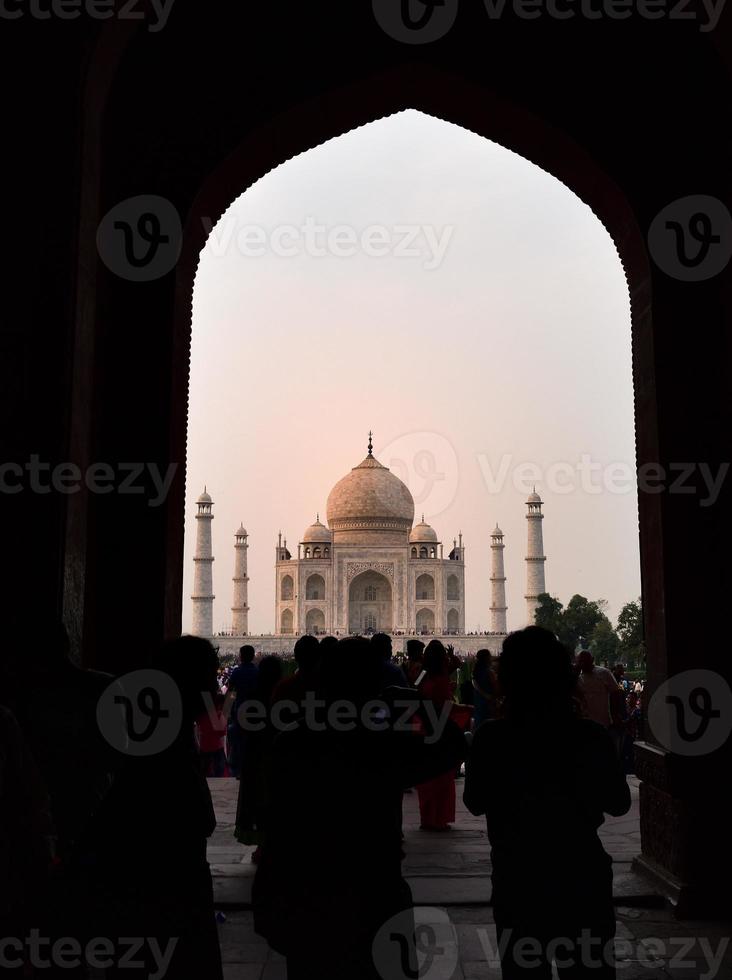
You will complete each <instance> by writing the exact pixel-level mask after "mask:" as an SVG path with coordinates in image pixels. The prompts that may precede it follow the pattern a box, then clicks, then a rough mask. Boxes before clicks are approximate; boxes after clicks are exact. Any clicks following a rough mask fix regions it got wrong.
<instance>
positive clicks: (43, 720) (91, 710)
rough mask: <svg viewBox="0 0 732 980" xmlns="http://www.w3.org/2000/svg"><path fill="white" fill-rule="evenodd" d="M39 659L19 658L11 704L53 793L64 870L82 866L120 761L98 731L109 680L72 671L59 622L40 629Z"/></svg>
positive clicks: (36, 651)
mask: <svg viewBox="0 0 732 980" xmlns="http://www.w3.org/2000/svg"><path fill="white" fill-rule="evenodd" d="M34 641H35V642H34V646H33V652H32V655H31V656H22V657H21V656H20V654H19V653H18V652H17V651H16V653H15V656H14V658H13V659H14V663H13V664H12V665H11V669H12V668H15V670H16V672H17V671H18V669H19V670H20V677H19V678H16V681H17V680H20V684H18V683H17V682H16V684H15V685H14V687H15V691H14V696H13V697H12V698H10V699H8V706H9V707H10V708H11V710H12V711H13V713H14V714H15V717H16V719H17V721H18V724H19V725H20V727H21V728H22V730H23V734H24V736H25V739H26V741H27V743H28V746H29V748H30V750H31V753H32V755H33V758H34V760H35V762H36V765H37V767H38V770H39V772H40V775H41V778H42V780H43V783H44V784H45V786H46V789H47V790H48V793H49V796H50V801H51V812H52V814H53V822H54V825H55V827H56V834H57V855H58V857H59V860H60V861H61V862H62V864H63V865H64V867H69V866H71V865H72V864H73V863H74V862H75V861H77V860H78V859H79V851H80V850H82V851H83V848H84V844H83V840H84V836H85V834H86V832H87V830H88V828H89V824H90V821H91V819H92V817H93V815H94V813H95V812H96V810H97V809H98V807H99V805H100V803H101V800H102V799H103V798H104V796H105V794H106V793H107V791H108V790H109V787H110V785H111V782H112V774H113V769H114V766H115V764H116V756H115V754H114V752H113V751H112V749H111V747H110V745H109V743H108V742H107V741H106V740H105V739H104V737H103V735H102V733H101V732H100V730H99V726H98V724H97V714H96V712H97V703H98V700H99V697H100V696H101V694H102V692H103V691H105V690H106V688H107V686H108V685H109V684H110V682H111V681H112V677H111V675H109V674H103V673H100V672H98V671H93V670H82V669H81V668H80V667H77V666H76V665H75V664H74V663H72V661H71V659H70V651H69V638H68V634H67V632H66V628H65V627H64V625H63V623H61V622H60V621H55V620H46V621H40V622H37V623H36V624H35V625H34Z"/></svg>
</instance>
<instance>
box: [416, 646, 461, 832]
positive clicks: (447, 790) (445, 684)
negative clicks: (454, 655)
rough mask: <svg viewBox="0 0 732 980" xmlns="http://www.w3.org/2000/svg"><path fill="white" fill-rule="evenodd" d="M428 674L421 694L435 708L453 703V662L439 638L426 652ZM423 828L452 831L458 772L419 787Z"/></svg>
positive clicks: (425, 659) (421, 824) (438, 708)
mask: <svg viewBox="0 0 732 980" xmlns="http://www.w3.org/2000/svg"><path fill="white" fill-rule="evenodd" d="M423 664H424V669H425V671H426V675H427V676H426V677H425V679H424V680H423V681H422V683H421V684H420V686H419V693H420V697H421V699H422V700H424V701H432V703H433V704H434V706H435V710H436V711H437V712H438V715H439V713H440V712H442V709H443V707H444V705H445V703H446V702H452V699H453V697H452V696H453V689H454V686H455V685H454V684H453V683H452V682H451V681H450V674H449V668H450V662H449V658H448V654H447V651H446V650H445V647H444V646H443V645H442V643H440V641H439V640H431V641H430V642H429V643H428V644H427V648H426V650H425V651H424V659H423ZM417 793H418V795H419V815H420V818H421V823H420V829H421V830H440V831H444V830H449V829H450V824H451V823H454V822H455V772H454V770H450V771H449V772H446V773H443V774H442V775H441V776H436V777H435V778H434V779H430V780H429V782H427V783H421V784H420V785H419V786H418V787H417Z"/></svg>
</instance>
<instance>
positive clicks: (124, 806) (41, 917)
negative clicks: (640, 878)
mask: <svg viewBox="0 0 732 980" xmlns="http://www.w3.org/2000/svg"><path fill="white" fill-rule="evenodd" d="M294 659H295V667H296V669H295V671H294V672H290V671H285V670H284V669H283V667H284V664H283V660H282V659H281V658H279V657H277V656H272V655H266V656H260V657H257V655H256V652H255V650H254V649H253V648H252V647H251V646H244V647H242V649H241V651H240V655H239V663H238V664H237V665H236V666H235V667H234V668H233V669H232V670H230V671H226V672H222V671H221V668H220V664H219V662H218V657H217V653H216V650H215V649H214V647H213V646H212V645H211V643H209V642H208V641H207V640H205V639H200V638H196V637H181V638H179V639H177V640H174V641H171V642H170V643H168V644H166V645H165V647H164V648H163V649H162V650H161V651H160V652H159V654H158V655H157V656H156V657H155V659H154V661H153V663H152V666H153V667H154V668H155V669H156V670H157V671H158V672H159V673H160V674H161V675H164V676H166V677H168V678H169V679H170V680H171V681H172V682H173V684H174V686H175V689H176V690H177V692H178V695H179V701H178V708H179V718H178V721H179V725H178V728H177V730H176V733H175V737H173V738H172V739H171V740H169V741H167V742H166V743H165V744H161V745H160V746H159V747H158V748H157V749H156V750H155V751H151V752H140V751H131V752H126V753H125V752H121V751H120V750H119V747H115V746H110V744H109V743H108V740H105V738H104V737H103V736H102V735H101V734H100V726H99V718H98V709H99V704H100V699H101V698H102V697H104V696H106V695H105V692H106V691H108V689H109V686H110V684H111V683H113V679H112V678H110V677H108V676H106V675H102V674H98V673H94V672H91V671H85V670H81V669H79V668H78V667H76V666H74V665H73V664H72V663H71V661H70V659H69V656H68V643H67V640H66V637H65V634H64V632H63V630H62V629H60V628H56V629H55V630H51V631H50V632H49V633H48V635H47V637H46V646H45V649H44V652H43V655H42V656H40V657H38V658H36V659H35V660H34V662H33V664H32V666H31V667H30V668H28V665H27V664H25V665H23V667H22V669H20V668H18V666H17V664H15V665H14V664H13V663H9V664H4V665H3V667H4V671H5V674H6V677H5V678H4V680H5V681H7V683H4V686H3V688H2V690H3V697H2V704H3V707H2V708H1V709H0V739H1V742H0V748H1V751H0V803H1V806H0V862H1V863H2V869H1V870H2V871H3V872H4V878H3V880H4V881H5V886H4V891H3V892H2V894H1V895H0V925H2V927H3V930H4V933H3V934H4V935H5V936H10V937H23V936H25V935H27V934H28V933H29V932H31V931H33V930H36V931H40V932H41V933H42V934H46V935H48V936H50V937H51V938H53V937H76V938H77V940H78V942H79V943H80V944H81V945H83V943H84V942H91V941H92V940H93V939H94V937H106V940H107V941H108V943H109V944H110V946H111V948H112V949H113V950H116V951H117V952H118V951H119V949H120V946H121V944H122V943H123V942H124V941H125V940H124V937H130V936H137V937H147V939H146V940H145V945H144V948H143V949H141V950H140V951H139V957H140V958H141V959H142V960H143V961H144V962H146V963H147V965H148V966H149V969H150V975H153V974H155V975H157V973H156V970H157V968H158V967H159V966H160V960H161V958H163V959H164V961H165V976H166V977H169V978H177V977H189V976H206V977H211V978H213V980H216V978H217V977H221V976H222V967H221V959H220V951H219V946H218V939H217V934H216V925H215V915H214V904H213V891H212V884H211V875H210V870H209V866H208V864H207V861H206V844H207V840H208V838H209V837H210V836H211V834H212V832H213V830H214V828H215V815H214V811H213V806H212V801H211V795H210V790H209V786H208V783H207V780H206V778H205V777H206V775H209V776H222V775H227V774H230V775H232V776H235V777H238V779H239V784H238V804H237V813H236V827H235V833H236V837H237V839H238V840H239V841H242V842H244V843H247V844H250V845H254V850H253V860H254V861H255V863H256V865H257V868H256V875H255V879H254V890H253V906H254V917H255V927H256V929H257V931H258V932H259V933H260V934H261V935H262V936H264V937H265V938H266V939H267V941H268V942H269V944H270V945H271V946H272V948H273V949H275V950H277V951H279V952H280V953H282V954H283V955H284V956H285V957H286V959H287V970H288V977H289V978H290V980H299V978H305V977H307V978H310V977H316V976H317V977H318V978H320V980H343V978H345V977H348V978H349V980H351V978H353V980H359V978H375V977H377V976H379V973H378V971H377V969H376V967H375V965H374V961H373V956H372V946H373V943H374V940H375V937H376V936H377V935H379V931H380V929H382V927H383V926H384V923H385V922H387V921H391V920H392V918H394V917H396V918H395V919H394V921H399V922H401V923H402V926H400V929H403V930H404V931H403V935H402V940H403V942H404V944H405V945H404V953H405V955H406V956H408V962H409V963H410V964H411V966H410V969H416V960H415V955H416V953H415V947H414V935H413V929H411V930H410V928H406V929H405V927H404V922H409V921H410V916H411V911H410V910H411V905H412V902H411V894H410V890H409V887H408V884H407V882H406V881H405V880H404V878H403V875H402V859H403V856H404V845H403V832H402V801H403V796H404V794H405V793H408V792H416V793H417V795H418V799H419V811H420V818H421V828H422V830H424V831H426V832H430V833H444V832H447V831H449V830H450V828H451V827H452V825H453V824H454V822H455V809H456V778H458V776H459V775H461V771H462V767H463V765H464V766H465V770H464V800H465V803H466V805H467V807H468V809H469V810H470V811H471V812H472V813H474V814H481V815H484V816H485V818H486V826H487V833H488V838H489V841H490V844H491V848H492V851H491V854H492V866H493V874H492V880H493V908H494V914H495V920H496V924H497V926H498V930H499V940H500V939H501V938H502V939H503V940H504V942H503V945H502V949H503V952H502V963H503V975H504V977H507V978H511V977H517V976H523V975H524V972H526V971H525V970H524V969H523V968H522V967H521V965H520V964H519V963H518V962H517V956H516V955H515V954H516V950H517V948H518V946H517V944H519V943H520V942H521V940H522V939H523V938H525V937H533V938H534V939H535V940H536V941H537V942H538V943H539V952H540V959H541V958H542V957H543V959H542V961H541V963H540V967H541V969H539V970H532V974H533V976H535V977H541V978H544V977H545V976H546V977H549V976H550V975H551V973H550V971H551V966H550V959H551V948H552V946H551V944H552V941H553V939H554V938H556V937H557V936H569V937H572V936H575V937H580V935H582V934H584V933H585V932H587V931H588V930H589V931H590V932H591V933H592V934H593V935H597V936H598V938H600V939H602V940H605V941H607V939H608V937H611V936H612V934H613V931H614V918H613V911H612V895H611V874H610V865H609V858H608V857H607V855H606V854H605V852H604V851H603V849H602V847H601V845H600V841H599V838H598V836H597V828H598V827H599V826H600V824H601V823H602V821H603V814H604V813H610V814H622V813H624V812H626V811H627V809H628V808H629V805H630V797H629V792H628V789H627V786H626V783H625V778H624V776H623V773H622V767H621V765H620V758H621V757H622V753H623V743H622V740H620V739H619V738H618V736H617V734H616V731H617V730H618V728H619V726H621V725H626V726H627V725H628V724H629V721H630V716H628V717H627V718H626V717H625V716H624V715H623V711H622V706H621V701H622V700H623V697H621V694H620V692H621V691H624V685H623V683H622V681H623V679H622V677H619V678H616V677H614V676H613V674H612V673H611V672H610V671H606V669H605V668H603V667H598V666H596V665H595V664H594V662H593V661H592V657H591V655H590V654H589V653H587V652H586V651H584V652H583V653H581V654H580V655H579V657H577V658H576V659H574V658H573V657H572V656H570V654H569V653H568V651H567V650H566V649H565V648H563V647H562V645H561V644H560V643H559V641H558V640H557V639H556V637H554V636H553V635H552V634H551V633H548V632H547V631H545V630H542V629H540V628H538V627H529V628H527V629H525V630H522V631H519V632H517V633H514V634H511V635H510V636H509V637H508V638H507V639H506V640H505V642H504V645H503V650H502V653H501V655H500V657H499V658H498V659H497V660H494V658H493V657H492V656H491V654H490V653H489V651H487V650H484V651H480V652H479V653H478V655H477V656H476V658H475V661H474V663H473V664H472V668H471V672H470V677H469V678H466V677H464V678H463V680H462V682H461V680H460V678H461V674H462V675H464V674H465V665H464V664H461V661H460V659H459V657H457V656H456V654H455V652H454V650H453V649H452V648H451V647H450V646H445V645H443V644H442V643H441V642H440V641H439V640H431V641H430V642H429V643H427V644H426V645H425V644H424V643H423V642H422V641H421V640H419V639H416V638H410V639H409V640H408V641H407V644H406V653H405V656H404V657H403V658H401V660H400V661H399V662H398V661H397V660H396V659H395V658H394V657H393V656H392V642H391V638H390V636H389V635H387V634H375V635H373V636H371V637H369V638H365V637H345V638H342V639H338V638H336V637H324V638H322V639H320V640H318V639H317V638H316V637H313V636H308V635H305V636H302V637H300V638H299V639H298V641H297V643H296V646H295V658H294ZM29 669H30V675H29V673H28V670H29ZM607 675H609V677H608V676H607ZM28 683H30V691H32V692H33V698H32V699H31V698H29V696H28V692H29V688H28ZM636 693H637V692H635V691H628V692H625V694H624V696H625V698H626V705H627V703H628V699H629V698H630V695H631V694H633V695H636ZM164 714H165V712H161V717H163V715H164ZM168 715H170V712H168ZM568 853H572V854H573V856H574V857H573V860H572V862H569V863H568V862H567V861H566V860H565V856H566V854H568ZM19 942H20V940H19ZM20 946H21V949H22V948H23V947H22V943H20ZM18 955H19V956H20V957H21V960H19V962H23V967H24V970H25V973H24V975H25V976H33V975H34V973H33V970H32V964H29V963H28V962H24V961H23V960H22V957H23V955H24V954H23V952H20V953H19V954H18ZM404 962H407V961H404ZM534 965H535V964H534ZM547 970H549V972H547ZM583 971H584V972H582V971H581V972H580V973H577V972H575V973H572V972H571V971H570V970H569V969H566V970H565V969H564V968H563V969H562V970H560V975H562V976H567V977H572V976H579V975H581V976H586V975H588V974H587V970H586V969H585V968H584V967H583ZM158 972H159V970H158ZM44 975H45V976H49V977H52V976H54V975H55V974H54V969H53V966H52V968H51V969H50V970H46V971H45V972H44ZM59 975H61V976H68V975H69V972H68V969H66V968H65V967H64V968H63V969H60V970H59ZM78 975H79V976H85V975H86V973H85V972H81V973H79V974H78ZM415 975H416V973H415ZM589 975H590V976H593V977H595V978H597V980H604V978H609V977H611V976H614V968H613V967H612V964H610V963H607V962H603V963H601V964H600V965H599V966H598V968H597V970H595V972H590V974H589Z"/></svg>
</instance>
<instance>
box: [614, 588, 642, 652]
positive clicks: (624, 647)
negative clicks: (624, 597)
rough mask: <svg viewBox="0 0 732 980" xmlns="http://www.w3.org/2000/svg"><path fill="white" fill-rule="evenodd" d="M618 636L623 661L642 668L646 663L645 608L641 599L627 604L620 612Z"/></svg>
mask: <svg viewBox="0 0 732 980" xmlns="http://www.w3.org/2000/svg"><path fill="white" fill-rule="evenodd" d="M618 636H619V637H620V651H619V652H620V657H621V659H622V660H624V661H626V662H627V663H628V664H629V665H633V666H640V665H641V664H642V663H643V662H644V661H645V644H644V641H643V606H642V603H641V600H640V598H639V599H638V601H637V602H626V604H625V605H624V606H623V608H622V609H621V610H620V615H619V616H618Z"/></svg>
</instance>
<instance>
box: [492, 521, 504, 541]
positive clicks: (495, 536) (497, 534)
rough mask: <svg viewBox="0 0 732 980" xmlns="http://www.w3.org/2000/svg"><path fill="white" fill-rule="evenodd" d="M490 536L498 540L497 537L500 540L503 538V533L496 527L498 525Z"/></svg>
mask: <svg viewBox="0 0 732 980" xmlns="http://www.w3.org/2000/svg"><path fill="white" fill-rule="evenodd" d="M492 534H493V537H494V538H499V537H500V538H502V537H503V531H502V530H501V529H500V527H499V526H498V524H496V526H495V527H494V528H493V531H492Z"/></svg>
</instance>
